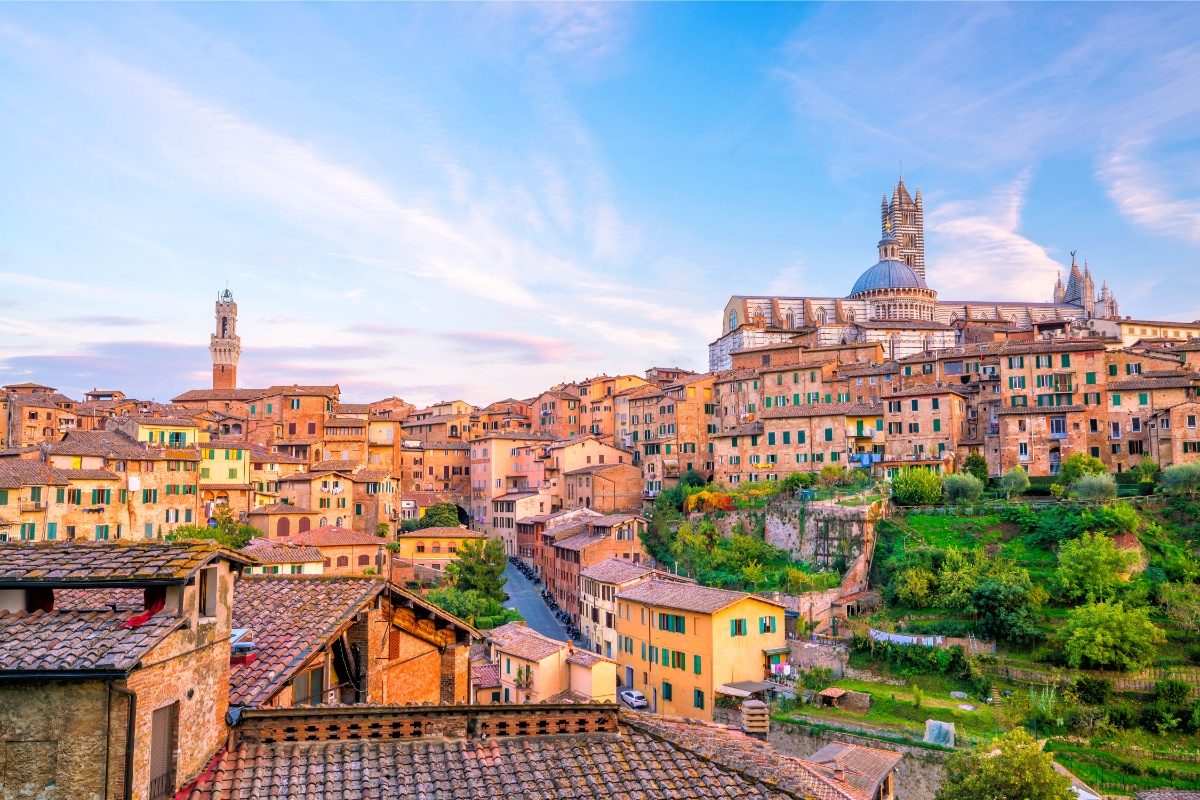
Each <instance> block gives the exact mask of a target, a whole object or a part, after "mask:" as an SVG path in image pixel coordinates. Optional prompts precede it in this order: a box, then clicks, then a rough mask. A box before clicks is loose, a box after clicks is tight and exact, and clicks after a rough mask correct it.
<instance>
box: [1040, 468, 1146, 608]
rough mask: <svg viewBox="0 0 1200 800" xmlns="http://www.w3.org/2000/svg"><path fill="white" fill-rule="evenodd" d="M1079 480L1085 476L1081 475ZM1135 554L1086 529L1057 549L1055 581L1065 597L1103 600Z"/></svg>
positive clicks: (1130, 564)
mask: <svg viewBox="0 0 1200 800" xmlns="http://www.w3.org/2000/svg"><path fill="white" fill-rule="evenodd" d="M1080 480H1085V479H1084V478H1081V479H1080ZM1136 558H1137V556H1136V555H1134V554H1133V553H1131V552H1128V551H1126V550H1121V549H1120V548H1118V547H1117V546H1116V544H1114V543H1113V540H1112V538H1110V537H1108V536H1105V535H1104V534H1103V533H1085V534H1083V536H1080V537H1079V538H1078V539H1072V540H1071V541H1069V542H1064V543H1063V546H1062V547H1061V548H1059V551H1058V572H1057V576H1058V583H1059V586H1060V587H1061V589H1062V592H1063V595H1064V596H1065V597H1067V598H1068V599H1072V600H1074V599H1079V598H1085V599H1087V600H1089V601H1090V600H1104V599H1107V598H1110V597H1112V596H1113V594H1114V592H1115V591H1116V587H1117V583H1118V581H1119V580H1120V575H1121V574H1122V573H1125V572H1126V571H1128V570H1129V568H1130V567H1131V566H1133V562H1134V561H1135V560H1136Z"/></svg>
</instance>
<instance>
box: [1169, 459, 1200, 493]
mask: <svg viewBox="0 0 1200 800" xmlns="http://www.w3.org/2000/svg"><path fill="white" fill-rule="evenodd" d="M1162 487H1163V491H1164V492H1166V493H1167V494H1176V495H1188V496H1194V495H1197V494H1200V464H1180V465H1178V466H1175V467H1171V468H1170V469H1168V470H1166V471H1165V472H1163V474H1162Z"/></svg>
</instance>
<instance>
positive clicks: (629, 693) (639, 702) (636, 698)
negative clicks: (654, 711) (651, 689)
mask: <svg viewBox="0 0 1200 800" xmlns="http://www.w3.org/2000/svg"><path fill="white" fill-rule="evenodd" d="M617 697H620V698H621V700H622V701H623V702H624V703H625V705H627V706H629V707H630V708H645V707H646V706H648V705H650V704H649V703H647V702H646V695H644V694H642V693H641V692H639V691H638V690H636V689H625V690H624V691H622V692H621V693H619V694H618V695H617Z"/></svg>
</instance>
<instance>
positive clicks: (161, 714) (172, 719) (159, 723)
mask: <svg viewBox="0 0 1200 800" xmlns="http://www.w3.org/2000/svg"><path fill="white" fill-rule="evenodd" d="M178 726H179V703H171V704H170V705H167V706H163V707H162V708H157V709H155V710H154V714H153V715H152V716H151V720H150V790H149V796H150V800H166V798H169V797H172V796H173V795H174V794H175V742H176V739H177V736H178V730H177V728H178Z"/></svg>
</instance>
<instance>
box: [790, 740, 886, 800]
mask: <svg viewBox="0 0 1200 800" xmlns="http://www.w3.org/2000/svg"><path fill="white" fill-rule="evenodd" d="M903 758H904V756H903V755H902V754H900V753H897V752H894V751H891V750H879V749H877V748H874V747H862V746H860V745H854V744H845V743H843V742H830V743H829V744H827V745H825V746H824V747H822V748H821V749H820V750H818V751H817V752H815V753H813V754H812V755H811V756H808V757H807V758H806V759H805V760H806V761H811V762H812V763H813V764H815V765H816V766H817V767H819V768H820V769H821V770H822V771H824V772H825V773H826V774H827V775H828V776H829V777H830V778H832V777H833V775H834V770H835V769H842V770H844V771H845V772H844V774H845V776H846V782H847V783H849V784H850V785H851V786H853V787H854V788H855V789H857V790H858V791H859V792H861V793H862V794H863V795H864V796H866V797H873V796H874V792H875V790H876V789H877V788H878V787H879V784H880V783H882V782H883V779H884V778H886V777H887V776H888V774H889V773H891V772H892V770H894V769H895V768H896V765H898V764H899V763H900V761H901V759H903Z"/></svg>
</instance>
